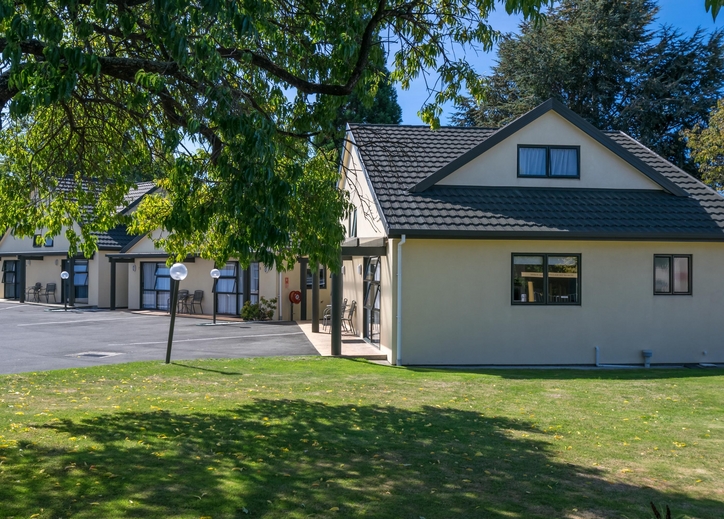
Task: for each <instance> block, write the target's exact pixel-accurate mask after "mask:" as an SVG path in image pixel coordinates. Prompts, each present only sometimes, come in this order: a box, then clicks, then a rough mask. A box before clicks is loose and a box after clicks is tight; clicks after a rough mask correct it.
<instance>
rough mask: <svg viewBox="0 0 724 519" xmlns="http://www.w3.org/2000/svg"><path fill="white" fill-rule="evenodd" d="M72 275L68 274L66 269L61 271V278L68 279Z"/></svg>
mask: <svg viewBox="0 0 724 519" xmlns="http://www.w3.org/2000/svg"><path fill="white" fill-rule="evenodd" d="M69 277H70V274H68V273H67V272H66V271H65V270H64V271H63V272H61V273H60V279H68V278H69Z"/></svg>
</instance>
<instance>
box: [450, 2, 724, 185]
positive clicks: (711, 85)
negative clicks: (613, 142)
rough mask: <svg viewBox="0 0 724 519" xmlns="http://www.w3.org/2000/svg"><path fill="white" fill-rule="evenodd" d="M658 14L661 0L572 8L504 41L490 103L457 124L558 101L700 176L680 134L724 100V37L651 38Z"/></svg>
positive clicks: (489, 120) (498, 119)
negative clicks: (658, 5)
mask: <svg viewBox="0 0 724 519" xmlns="http://www.w3.org/2000/svg"><path fill="white" fill-rule="evenodd" d="M656 13H657V7H656V5H655V3H654V2H653V1H652V0H590V1H587V2H578V1H575V0H563V1H562V2H561V3H560V4H558V5H557V6H555V7H554V8H552V9H551V11H550V12H549V13H548V14H547V17H546V20H545V23H540V24H536V23H530V22H524V23H523V24H522V25H521V27H520V29H521V31H520V35H506V36H505V37H504V38H503V39H502V41H501V42H500V46H499V50H498V61H497V64H496V65H495V67H494V68H493V71H492V74H491V76H490V77H489V78H487V79H486V80H485V93H486V95H485V97H484V101H483V102H481V103H480V104H478V103H477V102H475V101H474V100H473V99H466V100H465V101H464V102H463V103H460V104H459V105H458V111H457V113H456V114H455V115H454V116H453V121H454V122H456V123H458V124H463V125H482V126H489V125H493V126H498V125H500V124H503V123H506V122H508V121H510V120H512V119H514V118H515V117H517V116H519V115H521V114H522V113H525V112H526V111H528V110H530V109H531V108H533V107H534V106H536V105H537V104H539V103H541V102H543V101H545V100H546V99H548V98H550V97H554V98H557V99H559V100H561V101H563V102H564V103H565V104H566V105H567V106H568V107H569V108H571V109H572V110H573V111H575V112H577V113H578V114H579V115H581V116H583V117H584V118H585V119H587V120H588V121H589V122H591V123H592V124H593V125H595V126H597V127H599V128H602V129H615V130H622V131H624V132H626V133H628V134H629V135H631V136H632V137H634V138H636V139H638V140H639V141H641V142H642V143H643V144H645V145H646V146H648V147H650V148H651V149H653V150H654V151H656V152H657V153H659V154H661V155H662V156H664V157H666V158H667V159H669V160H670V161H672V162H673V163H675V164H676V165H678V166H679V167H682V168H684V169H686V170H688V171H689V172H692V173H696V171H697V170H696V166H695V164H694V163H693V161H692V160H691V158H690V157H689V154H688V153H687V151H686V142H685V139H684V138H683V136H682V133H681V132H682V131H684V130H687V129H691V128H693V127H694V126H695V125H696V124H699V123H702V122H704V121H706V118H707V116H708V113H709V110H710V109H711V107H712V106H713V105H714V104H715V103H716V100H717V99H718V98H719V97H720V96H721V95H722V92H724V82H722V77H724V33H723V32H722V31H715V32H713V33H711V34H708V35H707V34H706V33H705V32H704V31H702V30H697V31H695V32H694V34H692V35H689V36H685V35H683V34H682V33H681V32H680V31H678V30H677V29H674V28H672V27H668V26H664V27H661V28H660V29H658V30H651V29H650V27H651V26H652V24H653V23H654V22H655V19H656Z"/></svg>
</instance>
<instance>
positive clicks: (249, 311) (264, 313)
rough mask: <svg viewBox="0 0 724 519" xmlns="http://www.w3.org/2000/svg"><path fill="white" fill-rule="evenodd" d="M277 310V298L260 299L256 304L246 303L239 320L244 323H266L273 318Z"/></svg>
mask: <svg viewBox="0 0 724 519" xmlns="http://www.w3.org/2000/svg"><path fill="white" fill-rule="evenodd" d="M276 309H277V298H276V297H275V298H273V299H266V298H264V297H262V298H261V299H260V300H259V302H258V303H251V302H250V301H247V302H246V303H244V307H243V308H242V309H241V318H242V319H244V320H245V321H266V320H268V319H271V318H272V317H274V311H275V310H276Z"/></svg>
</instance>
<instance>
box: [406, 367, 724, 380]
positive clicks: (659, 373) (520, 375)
mask: <svg viewBox="0 0 724 519" xmlns="http://www.w3.org/2000/svg"><path fill="white" fill-rule="evenodd" d="M405 369H407V370H409V371H414V372H416V373H469V374H478V375H494V376H498V377H500V378H505V379H520V380H658V379H662V378H667V379H669V378H670V379H678V378H701V377H722V376H724V368H719V367H717V368H708V367H707V368H684V367H681V368H679V367H671V368H668V367H666V368H649V369H646V368H643V367H642V368H547V367H546V368H541V369H530V368H528V369H526V368H505V367H504V368H469V369H468V368H460V367H450V368H433V367H429V368H428V367H406V368H405Z"/></svg>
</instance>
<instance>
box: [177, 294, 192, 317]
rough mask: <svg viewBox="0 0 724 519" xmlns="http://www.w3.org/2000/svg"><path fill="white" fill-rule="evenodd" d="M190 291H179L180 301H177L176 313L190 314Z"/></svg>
mask: <svg viewBox="0 0 724 519" xmlns="http://www.w3.org/2000/svg"><path fill="white" fill-rule="evenodd" d="M188 299H189V291H188V290H179V291H178V299H177V300H176V311H177V312H178V313H183V312H184V311H186V313H187V314H188V313H191V312H189V302H188Z"/></svg>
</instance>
